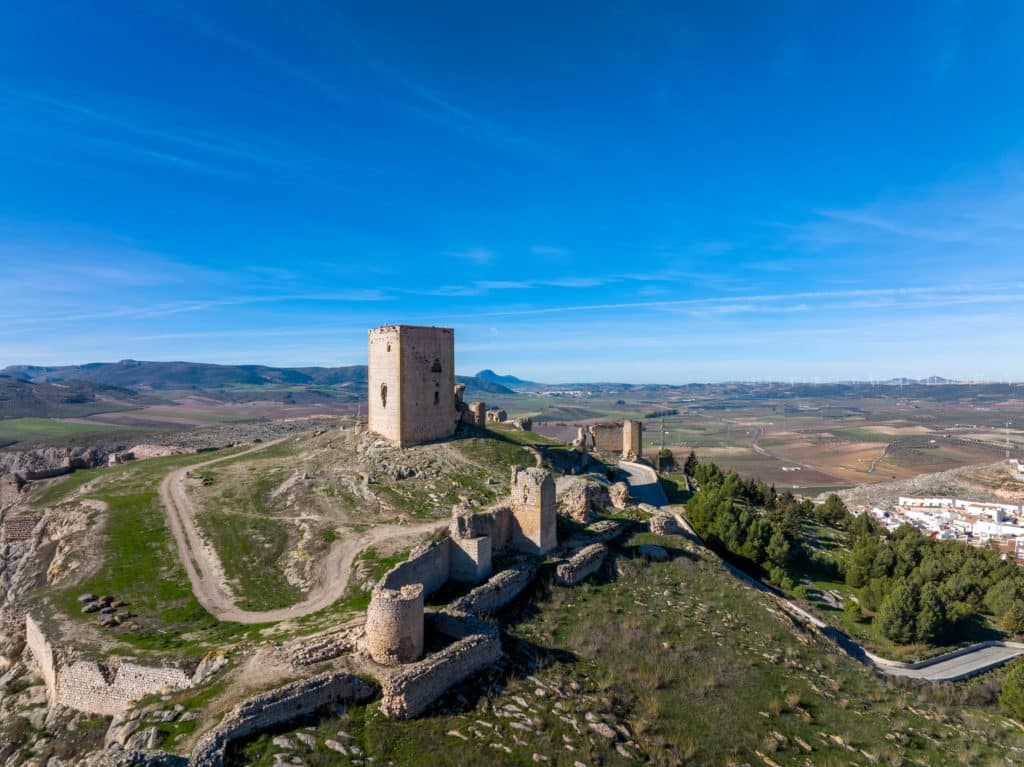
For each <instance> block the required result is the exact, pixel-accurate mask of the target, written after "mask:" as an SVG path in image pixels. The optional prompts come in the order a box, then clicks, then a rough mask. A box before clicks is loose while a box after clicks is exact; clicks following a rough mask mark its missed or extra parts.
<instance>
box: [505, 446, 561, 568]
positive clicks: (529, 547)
mask: <svg viewBox="0 0 1024 767" xmlns="http://www.w3.org/2000/svg"><path fill="white" fill-rule="evenodd" d="M512 515H513V516H514V517H515V520H516V530H515V539H514V545H515V547H516V548H517V549H519V550H520V551H526V552H529V553H531V554H547V553H548V552H549V551H551V550H552V549H553V548H555V545H556V544H557V542H558V541H557V539H556V535H555V527H556V518H555V481H554V480H553V479H552V478H551V474H550V473H548V472H546V471H544V470H543V469H524V468H522V467H520V466H516V467H514V468H513V469H512Z"/></svg>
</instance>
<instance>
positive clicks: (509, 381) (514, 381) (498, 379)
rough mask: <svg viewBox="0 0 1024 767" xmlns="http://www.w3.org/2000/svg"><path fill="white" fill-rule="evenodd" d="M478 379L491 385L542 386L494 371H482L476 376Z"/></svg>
mask: <svg viewBox="0 0 1024 767" xmlns="http://www.w3.org/2000/svg"><path fill="white" fill-rule="evenodd" d="M475 377H476V378H479V379H480V380H481V381H490V382H491V383H495V384H501V385H502V386H540V385H541V384H538V383H536V382H534V381H524V380H523V379H522V378H516V377H515V376H507V375H506V376H503V375H498V374H497V373H495V372H494V371H493V370H490V369H487V370H481V371H480V372H479V373H477V374H476V376H475Z"/></svg>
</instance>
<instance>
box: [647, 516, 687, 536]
mask: <svg viewBox="0 0 1024 767" xmlns="http://www.w3.org/2000/svg"><path fill="white" fill-rule="evenodd" d="M647 529H648V530H650V531H651V532H652V533H654V534H655V535H682V533H683V529H682V528H681V527H680V526H679V523H678V522H677V521H676V518H675V517H674V516H672V515H671V514H669V513H668V512H665V511H662V512H659V513H657V514H655V515H654V516H653V517H651V518H650V520H648V522H647Z"/></svg>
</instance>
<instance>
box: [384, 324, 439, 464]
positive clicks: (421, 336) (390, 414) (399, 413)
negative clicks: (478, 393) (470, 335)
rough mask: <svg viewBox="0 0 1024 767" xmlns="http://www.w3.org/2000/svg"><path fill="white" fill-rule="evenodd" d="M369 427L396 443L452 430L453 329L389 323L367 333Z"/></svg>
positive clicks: (426, 438)
mask: <svg viewBox="0 0 1024 767" xmlns="http://www.w3.org/2000/svg"><path fill="white" fill-rule="evenodd" d="M368 376H369V403H370V405H369V422H370V430H371V431H374V432H376V433H377V434H380V435H381V436H383V437H386V438H387V439H389V440H391V441H392V442H394V443H396V444H398V445H402V446H405V445H414V444H417V443H420V442H429V441H431V440H435V439H445V438H447V437H450V436H451V435H452V434H454V433H455V424H456V420H457V416H456V412H457V411H456V395H455V332H454V331H453V330H452V329H451V328H428V327H418V326H413V325H390V326H386V327H380V328H374V329H372V330H371V331H369V372H368Z"/></svg>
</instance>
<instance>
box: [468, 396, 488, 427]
mask: <svg viewBox="0 0 1024 767" xmlns="http://www.w3.org/2000/svg"><path fill="white" fill-rule="evenodd" d="M469 412H470V413H472V415H473V421H472V423H473V424H474V425H475V426H486V425H487V405H486V404H485V403H484V402H483V400H475V401H473V402H470V403H469Z"/></svg>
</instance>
